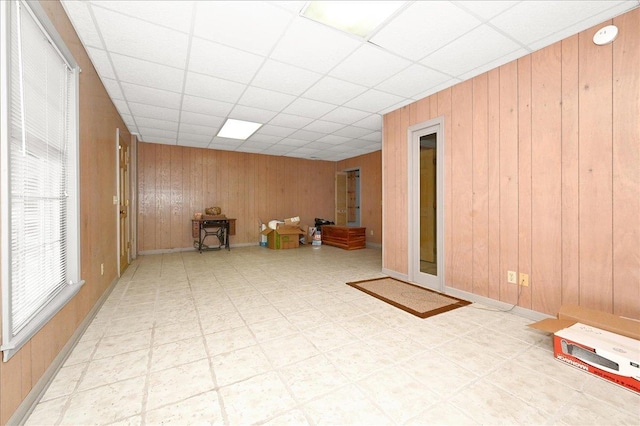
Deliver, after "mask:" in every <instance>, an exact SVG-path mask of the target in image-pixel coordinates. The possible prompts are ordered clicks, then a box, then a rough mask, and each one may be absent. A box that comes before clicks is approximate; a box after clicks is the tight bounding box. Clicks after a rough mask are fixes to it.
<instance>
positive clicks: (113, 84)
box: [102, 78, 124, 100]
mask: <svg viewBox="0 0 640 426" xmlns="http://www.w3.org/2000/svg"><path fill="white" fill-rule="evenodd" d="M102 84H104V88H105V89H107V93H108V94H109V97H111V99H121V100H124V95H123V94H122V90H121V89H120V85H119V84H118V82H117V81H116V80H111V79H110V78H103V79H102Z"/></svg>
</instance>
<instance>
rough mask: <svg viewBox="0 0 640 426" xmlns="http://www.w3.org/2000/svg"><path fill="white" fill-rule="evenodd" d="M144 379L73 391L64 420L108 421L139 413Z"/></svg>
mask: <svg viewBox="0 0 640 426" xmlns="http://www.w3.org/2000/svg"><path fill="white" fill-rule="evenodd" d="M145 379H146V377H144V376H142V377H136V378H133V379H128V380H123V381H121V382H116V383H112V384H110V385H105V386H101V387H99V388H94V389H90V390H87V391H84V392H77V393H74V394H73V395H72V396H71V399H70V403H69V407H68V408H67V410H66V411H65V413H64V416H63V418H62V422H61V424H63V425H91V424H108V423H113V422H115V421H118V420H123V419H125V418H128V417H131V416H135V415H137V414H139V413H140V412H141V411H142V400H143V395H144V385H145Z"/></svg>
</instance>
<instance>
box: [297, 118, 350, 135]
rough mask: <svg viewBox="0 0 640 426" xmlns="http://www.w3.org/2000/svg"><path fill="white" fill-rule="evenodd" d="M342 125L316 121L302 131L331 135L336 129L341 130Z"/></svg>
mask: <svg viewBox="0 0 640 426" xmlns="http://www.w3.org/2000/svg"><path fill="white" fill-rule="evenodd" d="M343 127H344V124H341V123H334V122H332V121H322V120H316V121H314V122H313V123H311V124H309V125H308V126H305V127H304V130H309V131H311V132H322V133H333V132H335V131H336V130H338V129H342V128H343Z"/></svg>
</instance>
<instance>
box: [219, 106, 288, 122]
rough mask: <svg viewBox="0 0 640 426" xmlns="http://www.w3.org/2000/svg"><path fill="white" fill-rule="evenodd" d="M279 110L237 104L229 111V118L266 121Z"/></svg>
mask: <svg viewBox="0 0 640 426" xmlns="http://www.w3.org/2000/svg"><path fill="white" fill-rule="evenodd" d="M276 114H277V112H274V111H268V110H266V109H260V108H252V107H248V106H244V105H236V106H235V107H233V110H232V111H231V112H230V113H229V118H235V119H237V120H245V121H253V122H254V123H266V122H268V121H269V120H271V119H272V118H273V117H275V116H276Z"/></svg>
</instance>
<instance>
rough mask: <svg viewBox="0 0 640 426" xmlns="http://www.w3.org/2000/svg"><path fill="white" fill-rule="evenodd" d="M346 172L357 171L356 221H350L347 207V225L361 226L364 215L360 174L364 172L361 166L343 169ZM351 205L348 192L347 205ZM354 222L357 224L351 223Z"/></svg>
mask: <svg viewBox="0 0 640 426" xmlns="http://www.w3.org/2000/svg"><path fill="white" fill-rule="evenodd" d="M342 171H343V172H344V173H347V174H348V173H349V172H357V174H356V221H355V222H349V214H348V209H347V226H356V227H359V226H361V223H362V215H361V214H360V213H361V211H362V209H361V208H360V205H361V204H362V203H361V200H360V195H361V194H360V186H361V185H360V174H361V173H362V170H361V168H360V167H350V168H348V169H344V170H342ZM347 188H348V181H347ZM348 205H349V200H348V194H347V207H348ZM350 223H351V224H353V223H355V225H349V224H350Z"/></svg>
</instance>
